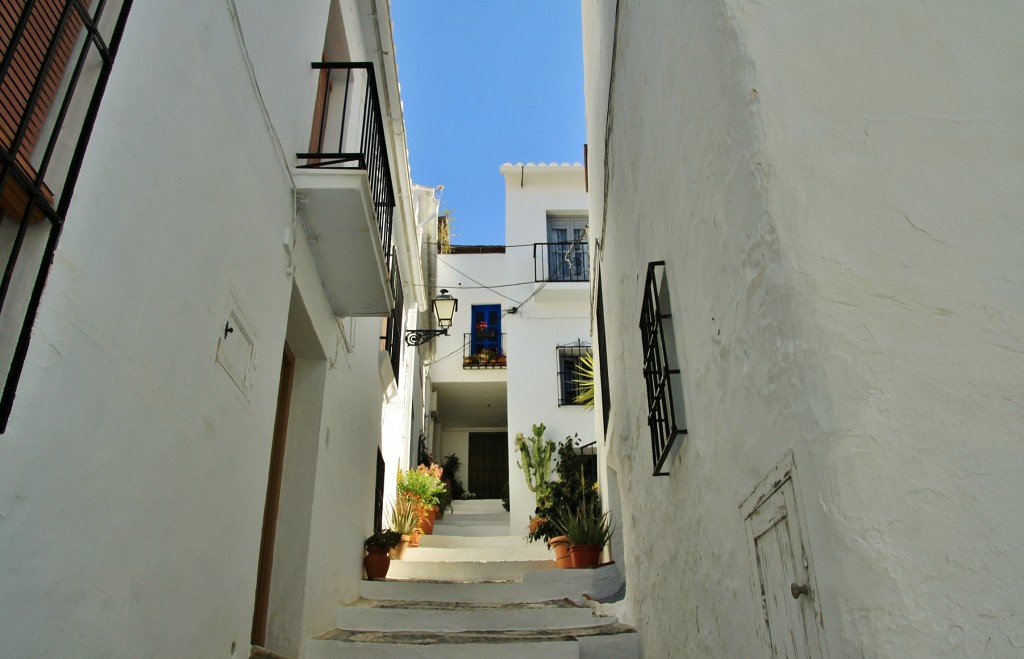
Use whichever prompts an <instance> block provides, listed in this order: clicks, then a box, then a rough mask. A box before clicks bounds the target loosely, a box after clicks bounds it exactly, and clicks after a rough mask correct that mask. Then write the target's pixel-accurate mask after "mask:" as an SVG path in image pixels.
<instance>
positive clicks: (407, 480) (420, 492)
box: [398, 465, 445, 509]
mask: <svg viewBox="0 0 1024 659" xmlns="http://www.w3.org/2000/svg"><path fill="white" fill-rule="evenodd" d="M444 491H445V485H444V483H442V482H441V468H440V467H438V466H437V465H431V466H430V467H426V466H424V465H420V466H419V467H417V468H416V469H407V470H405V471H401V470H399V472H398V493H399V494H400V495H402V494H405V495H411V496H415V497H417V498H418V499H419V500H420V502H421V503H422V504H423V505H424V506H425V507H426V508H427V509H430V508H432V507H433V506H436V505H438V498H439V496H440V495H441V494H443V493H444Z"/></svg>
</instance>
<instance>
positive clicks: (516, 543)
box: [420, 535, 546, 549]
mask: <svg viewBox="0 0 1024 659" xmlns="http://www.w3.org/2000/svg"><path fill="white" fill-rule="evenodd" d="M420 547H452V548H459V547H462V548H466V549H469V548H472V547H518V548H520V549H530V548H532V547H546V545H545V544H544V543H543V542H530V541H529V540H527V539H526V538H524V537H523V536H521V535H481V536H468V535H423V536H420Z"/></svg>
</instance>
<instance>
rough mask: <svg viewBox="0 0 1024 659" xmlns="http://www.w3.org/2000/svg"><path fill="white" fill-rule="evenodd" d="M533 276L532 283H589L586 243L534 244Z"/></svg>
mask: <svg viewBox="0 0 1024 659" xmlns="http://www.w3.org/2000/svg"><path fill="white" fill-rule="evenodd" d="M533 274H534V281H552V282H553V281H570V282H571V281H590V252H589V251H588V247H587V243H585V242H583V241H576V242H567V243H534V245H533Z"/></svg>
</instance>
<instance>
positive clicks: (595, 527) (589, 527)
mask: <svg viewBox="0 0 1024 659" xmlns="http://www.w3.org/2000/svg"><path fill="white" fill-rule="evenodd" d="M608 515H609V513H604V514H603V515H599V514H598V513H597V510H596V509H595V508H594V507H593V506H591V505H587V504H584V505H582V506H580V507H579V508H577V509H575V510H573V509H563V510H562V513H561V514H560V515H559V516H558V519H557V520H555V523H556V525H557V526H558V528H560V529H561V530H562V533H564V534H565V535H567V536H569V539H570V540H571V541H572V544H574V545H594V546H595V547H604V546H605V545H606V544H608V541H609V540H611V537H612V531H613V529H614V526H613V524H612V522H611V519H609V517H608Z"/></svg>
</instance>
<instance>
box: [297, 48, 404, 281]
mask: <svg viewBox="0 0 1024 659" xmlns="http://www.w3.org/2000/svg"><path fill="white" fill-rule="evenodd" d="M312 66H313V68H314V69H329V70H344V71H345V72H346V78H345V94H344V98H343V99H342V103H343V105H342V114H341V129H340V134H339V137H338V145H339V146H338V148H339V152H338V153H323V152H322V149H323V139H322V138H321V139H320V140H319V141H320V144H318V145H317V146H318V149H320V151H319V152H317V153H299V154H297V157H298V158H299V159H301V160H305V161H306V163H305V164H303V165H299V168H300V169H307V168H308V169H312V168H318V169H326V168H334V169H360V170H364V171H365V172H366V177H367V181H368V183H369V185H370V193H371V196H372V198H373V206H374V213H375V215H376V221H377V231H378V233H379V235H380V241H381V250H382V252H383V254H384V260H385V263H386V264H387V266H388V269H389V270H390V269H391V268H392V267H394V266H393V263H392V261H393V259H392V256H391V252H392V249H391V246H392V224H393V221H394V207H395V192H394V184H393V182H392V178H391V165H390V160H389V159H388V151H387V134H386V131H385V130H384V120H383V116H382V114H381V104H380V96H379V94H378V91H377V78H376V75H375V73H374V68H373V64H372V63H371V62H313V63H312ZM354 71H364V72H365V73H366V85H365V89H364V90H363V98H362V118H361V122H360V124H359V126H358V128H357V130H358V133H357V134H358V137H359V145H358V150H357V151H351V152H347V151H344V149H345V148H346V147H351V146H352V145H348V144H346V141H345V138H346V135H349V134H350V130H351V128H352V127H350V126H349V125H348V124H349V122H350V121H355V117H351V116H350V114H351V113H349V112H348V110H349V103H350V102H351V100H352V99H350V94H353V93H355V90H354V89H353V88H358V87H359V85H358V84H353V81H354V78H353V77H352V73H353V72H354ZM326 123H327V114H326V103H325V111H324V116H323V117H322V119H321V126H323V125H325V124H326Z"/></svg>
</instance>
